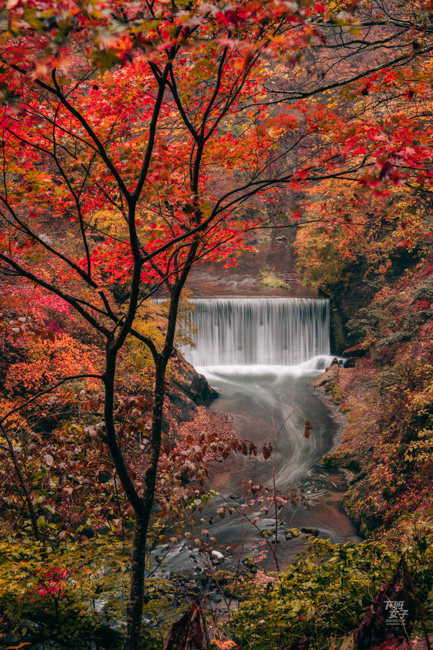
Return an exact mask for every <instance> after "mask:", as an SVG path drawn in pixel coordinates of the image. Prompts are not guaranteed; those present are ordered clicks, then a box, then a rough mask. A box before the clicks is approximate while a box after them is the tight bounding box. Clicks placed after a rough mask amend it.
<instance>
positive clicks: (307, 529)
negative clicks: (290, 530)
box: [301, 528, 319, 537]
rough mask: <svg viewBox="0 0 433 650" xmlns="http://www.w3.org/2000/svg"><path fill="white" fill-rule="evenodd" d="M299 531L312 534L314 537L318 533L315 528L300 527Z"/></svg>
mask: <svg viewBox="0 0 433 650" xmlns="http://www.w3.org/2000/svg"><path fill="white" fill-rule="evenodd" d="M301 533H304V534H305V535H314V537H318V535H319V531H318V530H317V528H301Z"/></svg>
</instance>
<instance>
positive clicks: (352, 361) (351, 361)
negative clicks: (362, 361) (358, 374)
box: [343, 359, 356, 368]
mask: <svg viewBox="0 0 433 650" xmlns="http://www.w3.org/2000/svg"><path fill="white" fill-rule="evenodd" d="M355 362H356V359H347V361H345V362H344V363H343V368H354V367H355Z"/></svg>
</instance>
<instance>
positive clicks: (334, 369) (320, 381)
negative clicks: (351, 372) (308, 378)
mask: <svg viewBox="0 0 433 650" xmlns="http://www.w3.org/2000/svg"><path fill="white" fill-rule="evenodd" d="M339 371H340V366H339V365H338V361H337V363H336V364H333V365H330V366H329V367H328V368H326V370H325V372H324V373H322V374H321V375H319V376H318V377H316V378H315V379H313V380H312V382H311V384H312V386H314V387H315V388H321V387H326V386H327V385H328V384H331V383H333V382H335V381H336V379H337V378H338V373H339Z"/></svg>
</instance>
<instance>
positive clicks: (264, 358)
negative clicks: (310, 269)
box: [184, 298, 330, 366]
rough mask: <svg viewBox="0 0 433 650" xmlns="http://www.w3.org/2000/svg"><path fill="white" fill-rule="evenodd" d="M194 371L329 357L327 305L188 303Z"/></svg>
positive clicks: (300, 301)
mask: <svg viewBox="0 0 433 650" xmlns="http://www.w3.org/2000/svg"><path fill="white" fill-rule="evenodd" d="M191 302H192V304H193V305H194V308H195V309H194V311H192V312H191V313H190V320H191V323H192V325H193V326H194V327H198V332H197V333H195V334H193V335H192V339H193V341H194V343H195V344H196V347H195V348H194V347H191V346H188V347H186V348H185V350H184V354H185V357H186V359H187V360H188V361H189V362H190V363H191V364H192V365H194V366H227V365H231V366H232V365H255V364H260V365H290V366H293V365H296V364H299V363H301V362H303V361H307V360H309V359H312V358H313V357H317V356H319V355H329V353H330V341H329V327H330V320H329V300H304V299H295V298H274V299H239V298H220V299H213V300H192V301H191Z"/></svg>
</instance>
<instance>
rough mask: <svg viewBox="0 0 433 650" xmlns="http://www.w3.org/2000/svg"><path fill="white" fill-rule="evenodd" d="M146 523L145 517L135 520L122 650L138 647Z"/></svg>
mask: <svg viewBox="0 0 433 650" xmlns="http://www.w3.org/2000/svg"><path fill="white" fill-rule="evenodd" d="M148 523H149V518H148V517H146V516H138V517H137V518H136V520H135V531H134V541H133V544H132V556H131V583H130V590H129V604H128V612H127V625H126V634H125V638H124V641H123V650H137V648H138V647H139V640H140V628H141V617H142V613H143V601H144V570H145V549H146V537H147V527H148Z"/></svg>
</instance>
